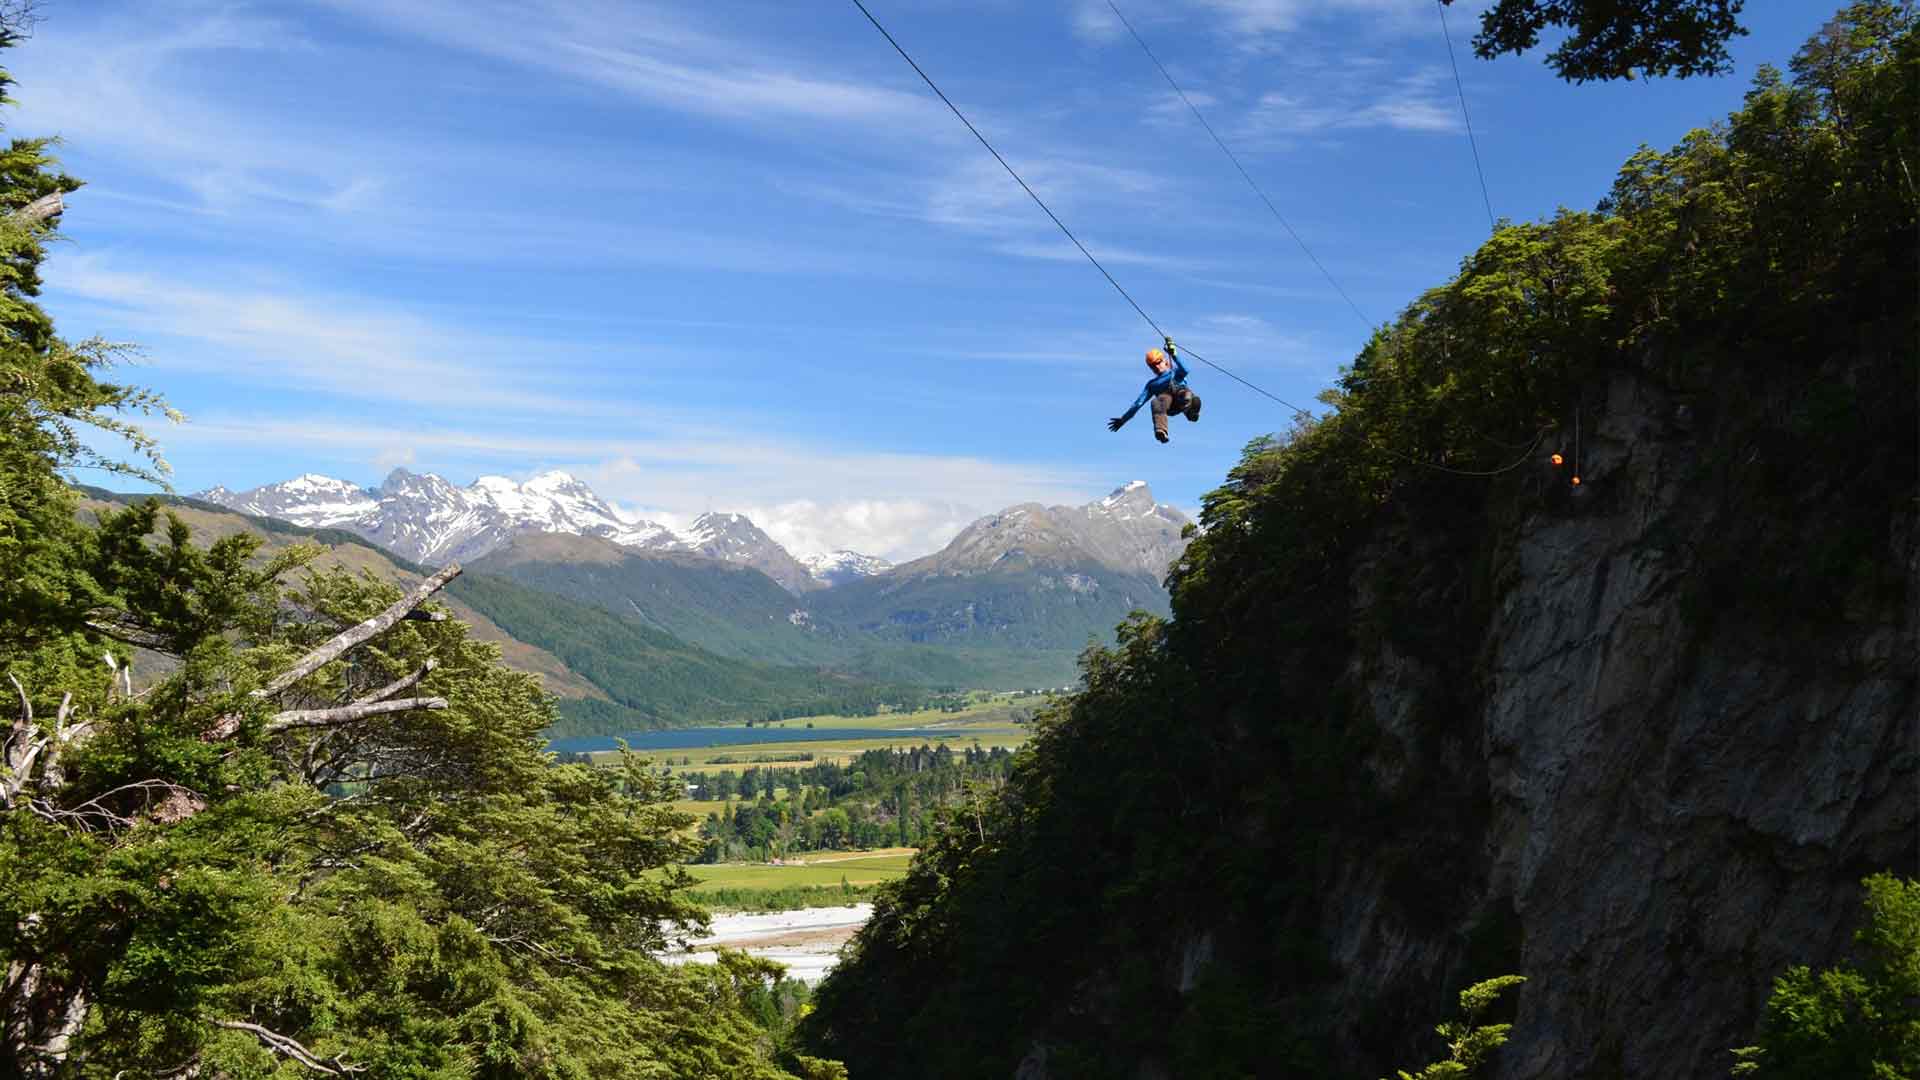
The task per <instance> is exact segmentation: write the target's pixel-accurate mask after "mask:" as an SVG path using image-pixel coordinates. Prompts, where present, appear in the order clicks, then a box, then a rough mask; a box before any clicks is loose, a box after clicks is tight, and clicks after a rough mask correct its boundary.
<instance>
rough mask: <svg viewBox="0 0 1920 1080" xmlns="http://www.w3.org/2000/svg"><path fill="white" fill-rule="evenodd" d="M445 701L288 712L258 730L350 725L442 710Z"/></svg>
mask: <svg viewBox="0 0 1920 1080" xmlns="http://www.w3.org/2000/svg"><path fill="white" fill-rule="evenodd" d="M446 707H447V699H446V698H442V697H423V698H401V699H400V700H398V701H369V702H366V703H364V704H359V705H342V706H340V707H339V708H335V709H289V710H287V711H286V712H282V713H275V714H273V719H271V720H269V721H267V723H266V726H265V727H263V728H261V729H260V733H261V734H262V735H278V734H279V733H280V732H283V731H290V730H292V729H294V728H314V727H333V726H335V725H337V724H351V723H353V722H354V721H356V720H365V719H366V718H368V717H370V716H384V715H386V714H387V713H397V712H412V711H414V710H416V709H444V708H446Z"/></svg>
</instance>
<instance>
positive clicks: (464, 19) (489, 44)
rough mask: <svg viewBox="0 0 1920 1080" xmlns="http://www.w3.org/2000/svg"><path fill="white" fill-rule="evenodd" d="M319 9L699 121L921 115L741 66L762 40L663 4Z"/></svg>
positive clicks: (851, 85)
mask: <svg viewBox="0 0 1920 1080" xmlns="http://www.w3.org/2000/svg"><path fill="white" fill-rule="evenodd" d="M325 2H326V3H327V4H328V5H329V6H332V7H334V8H337V9H339V10H342V11H345V12H348V13H350V14H352V15H354V16H356V17H358V18H361V19H364V20H366V21H368V22H370V23H373V24H375V25H381V26H385V27H388V28H390V29H393V30H397V31H400V32H404V33H409V34H414V35H417V36H419V37H422V38H426V39H428V40H430V41H433V42H436V43H438V44H440V45H442V46H445V47H448V48H455V49H460V50H464V51H467V52H471V53H477V54H479V55H482V56H487V57H491V58H493V59H496V60H500V61H505V62H508V63H512V64H516V65H519V66H523V67H527V68H531V69H534V70H538V71H541V72H543V73H546V74H548V75H554V76H558V77H560V78H563V79H568V80H573V81H575V82H578V83H584V84H587V85H591V86H594V87H597V88H599V89H603V90H610V91H614V92H616V93H618V94H621V95H624V96H627V97H630V98H632V99H634V100H637V101H641V102H645V103H648V104H651V105H655V106H659V107H662V108H668V109H674V110H678V111H684V112H691V113H697V114H701V115H707V116H723V117H730V118H736V119H750V120H759V121H773V122H780V121H790V120H794V119H802V120H812V121H821V122H831V123H855V124H882V125H886V126H888V127H889V128H897V126H898V125H899V124H900V123H901V122H902V121H905V120H910V119H916V118H920V117H924V116H925V115H926V111H925V110H926V108H927V104H928V103H927V101H926V100H925V99H924V98H923V97H921V96H920V95H917V94H912V93H908V92H904V91H900V90H895V89H892V88H891V87H886V86H879V85H874V84H869V83H862V82H858V81H855V80H853V79H850V78H847V77H844V76H841V75H830V74H826V73H825V72H824V71H823V70H821V69H818V68H817V67H814V66H810V65H809V64H808V63H807V62H806V61H804V60H802V59H800V58H790V59H787V60H784V61H783V60H773V61H770V62H769V61H760V60H757V59H755V60H747V59H743V58H745V57H756V58H757V57H763V56H767V55H768V54H769V53H773V52H776V51H777V49H776V48H774V47H772V46H771V44H770V43H765V42H759V43H755V46H754V47H753V48H751V49H746V48H743V47H742V45H743V43H742V42H740V41H737V40H733V39H730V38H726V37H721V36H717V35H714V34H711V33H708V32H706V31H704V30H702V29H700V28H699V27H697V26H695V25H693V24H691V23H689V22H688V21H687V20H686V19H685V17H684V16H683V15H682V14H680V13H679V12H676V11H675V10H674V9H671V8H668V7H665V6H663V5H659V4H643V3H585V4H582V3H566V4H560V3H549V2H542V0H513V2H511V3H505V2H480V0H460V2H458V3H454V2H447V0H408V2H407V3H404V4H394V3H389V2H386V0H325ZM681 11H684V9H681ZM508 27H510V28H511V29H510V30H507V29H506V28H508Z"/></svg>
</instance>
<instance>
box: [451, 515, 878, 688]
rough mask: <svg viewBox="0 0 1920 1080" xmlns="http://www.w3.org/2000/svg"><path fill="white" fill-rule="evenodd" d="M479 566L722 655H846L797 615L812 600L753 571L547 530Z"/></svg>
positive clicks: (789, 659)
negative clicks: (642, 551)
mask: <svg viewBox="0 0 1920 1080" xmlns="http://www.w3.org/2000/svg"><path fill="white" fill-rule="evenodd" d="M470 569H472V570H473V571H474V572H475V573H482V574H489V575H493V576H496V577H501V578H506V579H508V580H511V581H514V582H518V583H519V584H521V585H524V586H526V587H528V588H530V589H534V590H537V591H539V592H542V593H549V594H551V595H554V596H560V597H565V598H566V599H568V600H572V601H575V602H577V603H580V604H586V605H590V606H593V607H598V608H601V609H604V610H605V611H608V612H610V613H612V614H614V615H618V616H620V617H621V618H623V619H628V620H631V621H634V622H637V623H639V624H641V625H643V626H648V627H652V628H653V629H655V630H660V631H664V632H666V633H668V634H671V635H673V636H674V637H676V638H679V639H681V640H682V641H687V642H691V643H692V644H695V645H698V646H700V647H701V648H703V649H707V650H709V651H711V652H714V653H717V654H719V655H721V656H727V657H733V658H736V659H748V660H757V661H761V662H764V663H772V664H817V663H823V662H826V661H829V660H832V659H835V658H838V657H842V656H844V655H846V649H845V648H844V647H843V646H842V645H840V644H839V643H837V642H835V641H833V640H832V638H833V635H832V634H831V633H829V632H824V631H821V630H815V629H809V628H808V627H806V626H805V625H800V624H796V623H795V622H794V621H793V618H792V616H793V613H794V612H796V611H800V610H803V609H805V608H806V607H807V605H808V602H809V601H810V600H811V599H812V598H811V597H810V596H809V597H795V596H794V595H793V594H792V593H790V592H788V591H787V590H785V589H783V588H781V587H780V586H779V584H777V583H776V582H775V581H774V580H773V579H772V578H770V577H768V576H767V575H765V574H763V573H761V572H760V571H758V570H755V569H752V568H751V567H745V566H734V565H731V564H728V563H723V562H719V561H717V560H714V559H705V558H698V557H694V556H686V555H669V554H639V553H631V552H627V551H625V550H623V549H619V548H616V547H614V546H613V545H611V544H608V543H607V542H605V541H599V540H591V539H587V538H582V537H569V536H538V537H527V538H523V539H520V540H516V541H515V542H514V544H512V545H511V546H509V547H507V548H504V549H502V550H500V551H497V552H494V553H492V554H490V555H487V556H485V557H484V558H480V559H476V560H474V563H473V566H472V567H471V568H470Z"/></svg>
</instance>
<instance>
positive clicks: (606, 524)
mask: <svg viewBox="0 0 1920 1080" xmlns="http://www.w3.org/2000/svg"><path fill="white" fill-rule="evenodd" d="M193 497H194V498H196V499H199V500H201V501H204V502H210V503H213V504H215V505H218V506H224V507H227V508H229V509H233V510H238V511H240V512H241V513H245V514H253V515H256V516H259V517H268V518H275V519H277V520H280V521H286V522H290V523H292V524H295V525H303V526H306V527H308V528H315V529H324V528H336V529H345V530H346V531H348V532H351V533H353V534H355V535H356V536H360V537H362V538H364V539H366V540H369V541H371V542H372V543H374V544H376V545H378V546H380V547H382V548H385V549H386V550H388V551H391V552H393V553H394V554H396V555H399V556H400V557H401V558H404V559H408V560H410V561H413V562H418V563H422V564H438V563H443V562H450V561H456V560H457V561H463V562H464V561H471V560H473V559H477V558H480V557H482V556H484V555H487V554H489V553H491V552H494V551H497V550H499V549H501V548H503V547H506V546H508V545H509V544H511V543H512V542H513V541H514V540H515V539H516V538H518V537H523V536H528V535H533V534H562V535H574V536H586V537H593V538H595V539H600V540H606V541H610V542H612V543H614V544H618V545H620V546H621V547H623V548H630V549H633V550H636V551H641V552H652V553H665V552H685V553H691V554H696V555H703V556H706V557H708V558H711V559H717V560H719V561H721V562H726V563H733V564H735V565H739V566H751V567H753V568H754V569H756V570H758V571H760V572H761V573H763V574H765V575H767V576H768V577H769V578H772V579H773V580H774V581H775V582H778V583H779V584H780V585H781V586H782V587H783V588H785V589H786V590H787V591H788V592H791V593H795V594H802V593H806V592H809V591H812V590H815V589H823V588H829V587H832V586H835V585H845V584H848V583H850V582H854V581H859V580H861V579H863V578H868V577H872V576H874V575H876V574H880V573H883V572H886V571H889V570H891V569H894V567H893V564H891V563H889V562H888V561H887V560H885V559H882V558H879V557H878V556H874V555H865V554H861V553H860V552H856V551H846V550H842V551H835V552H832V553H830V554H818V555H809V556H808V557H807V558H805V559H804V560H802V559H798V558H795V557H794V555H793V554H792V553H791V552H789V551H788V550H787V549H786V548H784V547H782V546H781V545H780V543H779V542H778V541H776V540H774V539H773V537H771V536H768V535H767V534H766V533H765V532H764V531H762V530H761V529H760V528H759V527H758V526H757V525H755V524H754V523H753V521H752V520H751V519H749V518H748V517H747V516H746V515H744V514H731V513H712V512H709V513H705V514H702V515H700V516H699V517H698V518H695V519H694V521H693V523H692V524H691V525H690V526H689V527H688V528H687V530H686V531H685V532H684V533H680V532H675V531H674V530H673V529H671V528H668V527H667V526H665V525H662V524H659V523H658V522H653V521H645V520H628V519H626V518H623V517H621V516H620V515H619V514H618V513H617V512H616V511H615V510H614V508H613V506H612V505H611V504H609V503H608V502H607V501H606V500H605V499H602V498H601V497H600V496H599V495H597V494H595V492H594V491H593V489H592V488H590V487H589V486H587V484H586V483H584V482H583V481H581V480H579V479H577V478H575V477H574V476H572V475H571V474H568V473H566V472H561V471H557V470H555V471H550V472H544V473H540V474H539V475H537V476H534V477H533V478H532V479H530V480H527V481H526V482H525V483H515V482H514V481H512V480H509V479H507V478H505V477H501V476H482V477H480V478H479V479H477V480H475V481H474V482H473V483H472V484H470V485H468V486H466V487H464V488H463V487H456V486H455V485H453V484H452V483H450V482H448V481H447V480H445V479H443V478H441V477H439V476H436V475H434V474H432V473H424V474H422V473H414V472H409V471H408V470H406V469H395V470H393V471H392V472H391V473H389V474H388V475H387V478H386V480H385V481H384V482H383V483H382V484H381V485H380V486H379V487H377V488H367V487H361V486H359V485H357V484H353V483H351V482H349V481H346V480H337V479H334V478H332V477H328V476H321V475H318V474H315V473H308V474H306V475H303V476H297V477H294V478H293V479H291V480H285V481H282V482H280V483H277V484H267V485H264V486H262V487H256V488H252V489H250V490H247V491H241V492H235V491H230V490H228V489H227V488H225V487H213V488H210V489H208V490H206V491H202V492H199V493H197V494H196V495H194V496H193ZM1186 522H1187V519H1186V516H1185V515H1184V514H1181V513H1180V511H1178V510H1176V509H1174V508H1173V507H1171V506H1163V505H1159V504H1157V503H1155V502H1154V500H1153V494H1152V491H1151V490H1150V489H1149V488H1148V487H1147V485H1146V483H1145V482H1144V481H1140V480H1135V481H1133V482H1132V483H1130V484H1127V485H1126V486H1124V487H1122V488H1119V489H1117V490H1116V491H1114V492H1113V493H1112V494H1111V495H1109V496H1107V497H1106V498H1104V499H1100V500H1098V501H1096V502H1092V503H1088V504H1087V505H1085V506H1081V507H1058V506H1056V507H1043V506H1041V505H1040V504H1038V503H1026V504H1022V505H1020V506H1014V507H1009V508H1008V509H1006V510H1003V511H1001V512H1000V513H998V514H993V515H989V516H988V517H984V518H981V519H980V520H978V521H976V522H974V523H973V524H972V525H969V526H968V527H967V528H966V529H964V530H963V531H962V532H961V533H960V535H959V536H957V537H956V538H955V539H954V540H953V542H952V543H950V544H949V545H948V546H947V547H946V548H945V549H944V550H942V551H940V552H937V553H935V554H934V555H930V556H928V557H926V558H924V559H919V560H915V561H914V562H913V563H910V564H908V567H909V568H910V569H907V570H905V572H906V573H908V574H920V573H966V572H977V571H982V570H986V569H990V568H991V567H993V566H994V565H996V564H997V561H998V560H1000V559H1003V558H1011V559H1024V560H1027V561H1029V562H1037V564H1047V565H1057V566H1065V565H1067V564H1068V563H1073V562H1076V561H1083V560H1084V559H1086V558H1091V559H1092V560H1093V561H1094V562H1096V563H1098V564H1100V565H1102V566H1104V567H1107V568H1109V569H1112V570H1117V571H1120V572H1124V573H1140V574H1146V575H1148V576H1150V577H1153V578H1154V579H1155V580H1158V579H1159V577H1160V576H1162V575H1164V574H1165V572H1166V569H1167V566H1168V565H1169V564H1170V563H1171V562H1172V560H1173V558H1174V556H1176V555H1177V554H1178V553H1179V550H1180V549H1181V547H1182V546H1183V543H1182V541H1181V539H1180V530H1181V528H1182V527H1183V526H1185V524H1186Z"/></svg>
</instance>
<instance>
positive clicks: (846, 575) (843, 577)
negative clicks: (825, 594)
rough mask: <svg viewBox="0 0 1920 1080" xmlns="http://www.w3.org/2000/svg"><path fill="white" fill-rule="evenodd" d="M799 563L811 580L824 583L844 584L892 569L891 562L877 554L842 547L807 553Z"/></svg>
mask: <svg viewBox="0 0 1920 1080" xmlns="http://www.w3.org/2000/svg"><path fill="white" fill-rule="evenodd" d="M800 565H801V566H804V567H806V568H807V573H808V574H809V575H811V576H812V578H813V580H815V581H818V582H821V583H823V584H826V585H844V584H846V583H847V582H849V581H858V580H860V579H861V578H864V577H872V576H873V575H875V574H878V573H881V572H883V571H886V570H891V569H893V564H892V563H890V562H888V561H887V560H885V559H883V558H881V557H880V556H878V555H863V554H861V553H860V552H858V551H847V550H844V549H842V550H840V551H829V552H827V553H825V554H820V555H808V556H807V557H805V558H803V559H801V560H800Z"/></svg>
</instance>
